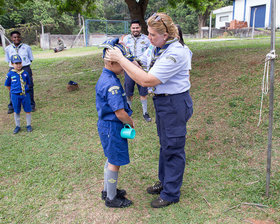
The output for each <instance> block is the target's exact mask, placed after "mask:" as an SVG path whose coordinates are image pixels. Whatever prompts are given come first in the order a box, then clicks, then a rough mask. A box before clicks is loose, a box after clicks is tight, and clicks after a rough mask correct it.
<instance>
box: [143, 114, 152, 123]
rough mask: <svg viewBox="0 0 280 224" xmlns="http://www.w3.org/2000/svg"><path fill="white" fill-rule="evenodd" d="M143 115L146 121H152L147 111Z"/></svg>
mask: <svg viewBox="0 0 280 224" xmlns="http://www.w3.org/2000/svg"><path fill="white" fill-rule="evenodd" d="M143 117H144V119H145V121H147V122H151V121H152V118H151V117H150V115H149V114H148V113H145V114H144V115H143Z"/></svg>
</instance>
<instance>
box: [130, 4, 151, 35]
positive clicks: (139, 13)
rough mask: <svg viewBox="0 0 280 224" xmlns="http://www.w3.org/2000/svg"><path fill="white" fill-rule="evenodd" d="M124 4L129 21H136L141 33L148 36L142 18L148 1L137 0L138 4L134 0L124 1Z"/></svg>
mask: <svg viewBox="0 0 280 224" xmlns="http://www.w3.org/2000/svg"><path fill="white" fill-rule="evenodd" d="M125 2H126V4H127V6H128V9H129V13H130V19H131V20H133V19H138V20H139V21H140V25H141V27H142V33H144V34H148V31H147V24H146V22H145V19H144V16H145V12H146V9H147V5H148V2H149V0H139V2H138V3H137V2H136V0H125Z"/></svg>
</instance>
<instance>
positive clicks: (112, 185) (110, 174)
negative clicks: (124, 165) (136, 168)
mask: <svg viewBox="0 0 280 224" xmlns="http://www.w3.org/2000/svg"><path fill="white" fill-rule="evenodd" d="M118 174H119V172H118V171H112V170H109V169H107V197H108V198H109V199H110V200H112V199H114V197H115V196H116V195H117V183H118Z"/></svg>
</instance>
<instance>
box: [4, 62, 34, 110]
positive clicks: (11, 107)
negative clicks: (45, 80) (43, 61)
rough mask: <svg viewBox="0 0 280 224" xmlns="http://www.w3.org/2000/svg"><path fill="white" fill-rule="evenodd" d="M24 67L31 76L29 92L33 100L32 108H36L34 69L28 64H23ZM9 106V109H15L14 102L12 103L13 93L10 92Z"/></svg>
mask: <svg viewBox="0 0 280 224" xmlns="http://www.w3.org/2000/svg"><path fill="white" fill-rule="evenodd" d="M11 69H12V68H10V69H9V71H10V70H11ZM22 69H23V70H24V71H26V72H27V73H28V74H29V77H30V82H31V83H30V85H29V87H28V88H29V90H28V93H29V95H30V100H31V108H32V109H34V108H35V106H36V104H35V101H34V89H33V86H34V83H33V77H32V70H31V68H30V65H27V66H23V67H22ZM8 108H9V109H13V104H12V101H11V93H10V103H9V104H8Z"/></svg>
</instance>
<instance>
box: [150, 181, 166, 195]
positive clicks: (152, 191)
mask: <svg viewBox="0 0 280 224" xmlns="http://www.w3.org/2000/svg"><path fill="white" fill-rule="evenodd" d="M162 190H163V186H162V184H161V182H160V181H159V182H157V183H155V184H154V185H153V186H151V187H148V188H147V192H148V193H149V194H160V192H161V191H162Z"/></svg>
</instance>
